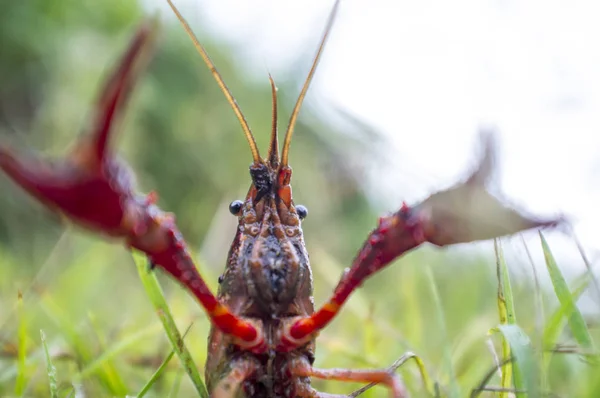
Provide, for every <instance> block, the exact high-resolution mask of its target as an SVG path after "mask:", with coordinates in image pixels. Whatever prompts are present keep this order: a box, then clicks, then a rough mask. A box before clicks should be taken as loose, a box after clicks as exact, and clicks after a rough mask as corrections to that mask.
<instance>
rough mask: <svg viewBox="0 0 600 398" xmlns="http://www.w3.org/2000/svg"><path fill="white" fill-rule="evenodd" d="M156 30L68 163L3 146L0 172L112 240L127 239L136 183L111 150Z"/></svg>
mask: <svg viewBox="0 0 600 398" xmlns="http://www.w3.org/2000/svg"><path fill="white" fill-rule="evenodd" d="M156 30H157V24H156V23H155V22H154V21H149V22H146V23H144V24H142V25H141V26H140V27H139V28H138V30H137V32H136V34H135V36H134V38H133V40H132V41H131V42H130V45H129V47H128V49H127V51H126V52H125V54H124V56H123V57H122V59H121V62H120V63H119V65H118V67H117V68H116V69H115V71H114V72H113V73H112V75H110V77H109V79H108V81H107V82H106V84H105V87H104V89H103V90H102V93H101V95H100V97H99V100H98V103H97V105H96V109H95V112H94V117H93V120H92V124H91V127H90V128H89V129H88V130H89V131H87V132H86V133H84V134H82V135H81V137H80V138H79V139H78V140H77V142H76V143H75V145H74V147H73V149H72V150H71V151H70V153H69V154H68V156H67V157H66V158H64V159H55V160H49V159H44V158H42V157H40V156H38V155H27V156H25V155H23V154H21V153H19V152H18V151H16V150H13V149H9V148H8V147H6V146H0V168H1V169H2V170H3V171H4V172H5V173H6V174H7V175H8V176H9V177H10V178H11V179H12V180H13V181H15V182H16V183H17V184H18V185H20V186H21V187H22V188H23V189H25V190H26V191H27V192H29V193H30V194H32V195H33V196H35V197H36V198H38V199H39V200H40V201H42V202H43V203H44V204H46V205H47V206H48V207H51V208H52V209H54V210H57V211H60V212H62V213H64V214H65V215H67V216H69V217H70V218H71V219H73V220H74V221H75V222H78V223H79V224H82V225H84V226H86V227H88V228H92V229H94V230H97V231H98V232H103V233H106V234H109V235H119V236H123V235H126V234H127V233H128V232H129V231H125V230H123V225H122V222H123V219H124V218H125V215H126V213H127V202H128V201H130V200H132V199H133V196H134V193H133V192H134V177H133V173H132V172H131V171H130V170H129V168H128V167H127V165H126V164H125V163H124V162H122V161H120V160H119V159H117V158H116V157H115V156H114V155H113V154H111V153H110V152H109V150H108V141H109V139H110V136H111V133H113V132H114V130H115V123H116V119H117V117H118V116H119V115H120V113H122V110H123V108H124V106H125V102H126V100H127V98H128V96H129V92H130V91H131V87H132V85H133V83H134V81H135V77H136V73H135V72H137V71H138V70H139V68H140V67H141V66H142V65H143V62H142V61H143V60H144V59H147V57H145V55H148V50H149V49H150V48H151V47H152V44H153V42H154V38H155V37H156Z"/></svg>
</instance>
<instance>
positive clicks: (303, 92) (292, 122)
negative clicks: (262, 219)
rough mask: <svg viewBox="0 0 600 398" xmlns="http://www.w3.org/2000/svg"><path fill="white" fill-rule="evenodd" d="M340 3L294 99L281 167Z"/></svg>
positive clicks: (285, 160)
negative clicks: (298, 93) (294, 103)
mask: <svg viewBox="0 0 600 398" xmlns="http://www.w3.org/2000/svg"><path fill="white" fill-rule="evenodd" d="M168 1H170V0H168ZM339 5H340V0H336V1H335V4H334V5H333V9H332V10H331V13H330V14H329V19H328V20H327V26H326V27H325V33H323V37H322V39H321V44H319V49H318V50H317V54H316V55H315V58H314V59H313V63H312V66H311V67H310V71H309V72H308V76H307V77H306V80H305V81H304V85H303V86H302V90H301V91H300V95H299V96H298V100H296V105H294V110H293V111H292V115H291V116H290V122H289V124H288V128H287V131H286V132H285V139H284V141H283V149H282V152H281V167H287V166H288V157H289V151H290V143H291V142H292V135H293V134H294V127H295V126H296V120H297V119H298V114H299V113H300V108H301V107H302V102H303V101H304V97H306V92H307V91H308V87H309V86H310V82H311V81H312V78H313V75H314V74H315V71H316V70H317V65H318V64H319V59H320V58H321V54H322V53H323V50H324V49H325V43H326V42H327V37H328V36H329V33H330V32H331V28H332V27H333V22H334V21H335V16H336V14H337V10H338V8H339Z"/></svg>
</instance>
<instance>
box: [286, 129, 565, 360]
mask: <svg viewBox="0 0 600 398" xmlns="http://www.w3.org/2000/svg"><path fill="white" fill-rule="evenodd" d="M482 142H483V149H484V150H483V154H482V156H481V157H480V161H479V163H478V165H477V167H476V168H475V170H474V171H473V172H472V173H471V174H470V176H469V177H468V178H467V179H466V180H465V181H464V182H461V183H459V184H456V185H454V186H453V187H451V188H449V189H446V190H443V191H440V192H438V193H435V194H433V195H431V196H430V197H428V198H427V199H425V200H424V201H422V202H421V203H418V204H416V205H414V206H412V207H410V206H407V205H406V204H403V205H402V207H401V208H400V210H398V211H397V212H396V213H393V214H391V215H389V216H387V217H381V218H380V219H379V225H378V226H377V228H375V230H373V231H372V232H371V234H370V235H369V237H368V238H367V240H366V241H365V243H364V245H363V247H362V248H361V250H360V251H359V252H358V255H357V256H356V258H355V259H354V262H353V264H352V267H350V269H349V270H348V272H346V273H344V276H343V277H342V279H341V280H340V282H339V283H338V285H337V287H336V288H335V291H334V293H333V296H332V297H331V298H330V300H329V301H328V302H327V303H325V304H324V305H323V307H321V309H320V310H319V311H317V312H315V313H314V314H312V315H311V316H309V317H305V318H301V319H298V320H297V321H295V322H294V323H293V324H291V325H286V327H285V329H284V331H283V333H282V338H281V340H282V346H284V347H285V349H287V350H291V349H294V348H295V347H298V346H299V345H301V344H304V343H306V342H307V341H308V340H310V339H311V338H312V336H314V335H315V334H316V333H317V332H318V331H319V330H321V329H323V328H324V327H325V326H326V325H327V324H328V323H329V322H330V321H331V319H333V317H334V316H335V315H336V314H337V313H338V312H339V311H340V309H341V307H342V305H343V304H344V302H345V301H346V300H347V299H348V297H349V296H350V294H351V293H352V292H353V291H354V290H355V289H356V288H357V287H359V286H360V285H361V284H362V283H363V282H364V281H365V280H366V279H367V278H368V277H369V276H371V275H373V274H374V273H375V272H378V271H379V270H381V269H383V268H384V267H385V266H387V265H388V264H390V263H391V262H392V261H393V260H394V259H396V258H398V257H399V256H401V255H403V254H405V253H407V252H408V251H410V250H413V249H415V248H417V247H419V246H420V245H421V244H422V243H425V242H429V243H432V244H435V245H438V246H446V245H452V244H457V243H466V242H474V241H480V240H486V239H493V238H499V237H501V236H506V235H511V234H514V233H517V232H520V231H524V230H526V229H530V228H541V227H550V226H556V225H557V224H559V223H561V222H563V221H564V220H563V219H562V218H557V219H552V220H540V219H535V218H530V217H527V216H525V215H524V214H522V213H521V212H519V211H517V210H515V209H513V208H511V207H510V206H508V205H507V204H506V203H504V202H503V201H502V200H500V199H498V198H496V197H494V196H493V195H492V194H491V193H490V192H489V191H488V189H487V187H486V182H487V181H488V180H489V178H490V176H491V174H492V172H493V170H494V169H493V167H494V163H495V162H494V158H495V147H494V145H493V134H492V133H490V132H484V133H483V134H482Z"/></svg>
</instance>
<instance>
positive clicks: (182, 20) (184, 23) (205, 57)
mask: <svg viewBox="0 0 600 398" xmlns="http://www.w3.org/2000/svg"><path fill="white" fill-rule="evenodd" d="M167 2H168V3H169V6H171V9H172V10H173V12H174V13H175V16H176V17H177V19H178V20H179V22H180V23H181V26H183V29H184V30H185V32H186V33H187V34H188V36H189V37H190V39H191V40H192V42H193V43H194V47H196V50H197V51H198V53H199V54H200V56H201V57H202V59H203V60H204V63H205V64H206V66H208V69H209V70H210V73H212V75H213V78H214V79H215V81H216V82H217V84H218V85H219V88H220V89H221V91H222V92H223V94H224V95H225V98H227V102H229V105H231V108H232V109H233V112H234V113H235V115H236V116H237V118H238V120H239V121H240V124H241V126H242V130H244V135H245V136H246V139H247V140H248V144H249V145H250V150H251V151H252V159H253V160H254V164H262V160H261V158H260V153H259V151H258V147H257V145H256V140H255V139H254V136H253V135H252V131H251V130H250V126H249V125H248V122H247V121H246V118H245V117H244V114H243V113H242V110H241V109H240V107H239V105H238V104H237V102H236V101H235V98H233V95H232V94H231V91H229V88H228V87H227V85H226V84H225V81H224V80H223V78H222V77H221V74H220V73H219V71H218V70H217V68H216V67H215V64H214V63H213V62H212V61H211V59H210V57H209V56H208V53H207V52H206V50H205V49H204V46H202V44H200V41H199V40H198V38H197V37H196V35H195V34H194V31H193V30H192V28H191V27H190V25H189V24H188V23H187V21H186V20H185V18H184V17H183V15H181V13H180V12H179V10H178V9H177V7H176V6H175V4H173V1H172V0H167Z"/></svg>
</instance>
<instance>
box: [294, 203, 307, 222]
mask: <svg viewBox="0 0 600 398" xmlns="http://www.w3.org/2000/svg"><path fill="white" fill-rule="evenodd" d="M296 213H298V217H300V219H301V220H304V219H305V218H306V216H308V209H307V208H306V207H304V206H302V205H298V206H296Z"/></svg>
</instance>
